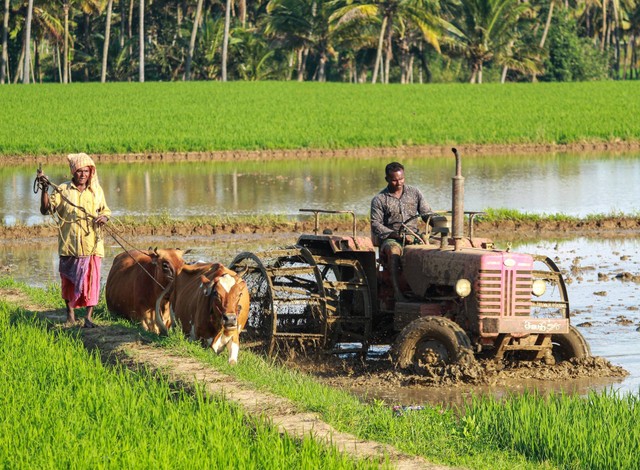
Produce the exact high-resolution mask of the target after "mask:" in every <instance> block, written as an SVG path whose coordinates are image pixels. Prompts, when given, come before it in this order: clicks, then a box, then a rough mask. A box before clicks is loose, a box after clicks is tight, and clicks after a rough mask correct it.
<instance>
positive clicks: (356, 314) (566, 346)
mask: <svg viewBox="0 0 640 470" xmlns="http://www.w3.org/2000/svg"><path fill="white" fill-rule="evenodd" d="M453 151H454V154H455V157H456V173H455V176H454V177H453V204H452V210H451V211H446V212H445V211H443V212H439V213H437V214H435V215H433V216H432V217H431V221H430V223H427V224H425V229H426V233H425V234H417V233H414V232H412V231H411V230H410V229H409V228H408V227H406V223H407V222H409V221H405V224H404V225H403V227H404V230H405V234H406V235H407V236H411V237H412V238H413V237H415V236H419V237H420V239H421V240H422V241H423V243H422V244H419V245H407V246H405V248H404V253H403V256H402V274H401V279H400V281H401V285H402V286H403V293H404V297H405V299H406V300H403V301H402V302H399V301H396V300H395V298H394V292H393V288H392V285H391V281H390V278H389V273H388V272H387V271H386V270H385V269H384V268H383V266H382V263H380V260H379V259H378V255H377V251H376V248H375V247H374V246H373V244H372V242H371V239H370V238H369V237H360V236H357V235H356V218H355V214H354V213H353V212H350V211H324V210H316V209H301V211H306V212H311V213H313V214H314V216H315V228H314V233H313V234H304V235H301V236H300V237H299V238H298V241H297V243H296V245H294V246H292V247H289V248H283V249H277V250H268V251H264V252H261V253H248V252H246V253H241V254H239V255H238V256H236V258H235V259H234V261H233V263H232V266H233V267H234V268H236V269H240V268H243V269H244V267H246V268H248V273H247V275H245V279H246V280H247V282H248V284H249V288H250V292H251V314H250V318H249V322H248V325H247V327H248V328H247V334H248V335H250V336H252V339H254V340H256V341H259V342H260V343H262V344H263V346H264V348H265V350H266V352H267V353H268V354H270V355H272V354H276V353H277V352H278V351H279V350H280V349H282V348H283V347H284V346H285V345H288V346H289V347H291V346H293V345H295V346H297V347H302V348H305V347H308V346H309V345H313V346H315V347H319V348H320V349H321V350H323V351H325V352H328V353H346V352H360V353H362V354H365V355H366V353H367V351H368V349H369V347H370V346H372V345H385V344H386V345H390V346H391V353H392V357H393V358H394V360H395V361H396V363H397V365H398V366H399V367H402V368H414V369H417V370H418V371H419V370H420V369H421V368H423V367H428V366H430V365H433V364H442V363H445V364H451V363H469V362H471V361H473V360H474V357H475V356H476V355H482V356H484V357H487V356H489V357H495V358H498V359H500V358H503V357H505V356H509V357H511V358H514V359H522V360H544V361H545V362H546V363H547V364H552V363H554V362H555V361H558V360H566V359H569V358H572V357H577V358H582V357H587V356H589V355H590V350H589V346H588V344H587V342H586V341H585V340H584V338H583V337H582V335H581V334H580V333H579V332H578V330H577V329H576V328H575V327H573V326H571V325H570V321H569V314H570V310H569V300H568V298H567V290H566V285H565V282H564V279H563V276H562V274H561V272H560V270H559V269H558V267H557V266H556V264H555V263H554V262H553V261H552V260H551V259H550V258H548V257H546V256H539V255H530V254H525V253H515V252H512V251H511V250H510V249H507V250H498V249H496V248H495V247H494V244H493V242H492V241H491V240H488V239H484V238H475V237H474V236H473V222H474V218H475V217H476V216H477V215H478V214H480V213H478V212H464V208H463V197H464V178H463V177H462V171H461V161H460V157H459V155H458V153H457V151H456V150H455V149H453ZM324 213H329V214H335V213H349V214H351V215H352V219H353V233H352V234H350V235H348V236H344V235H334V234H333V233H332V232H331V230H324V231H323V232H322V233H319V232H320V221H319V216H320V214H324ZM421 216H422V215H421V214H416V215H415V216H414V217H421ZM465 216H466V218H467V220H468V229H467V234H466V235H465V234H464V222H465Z"/></svg>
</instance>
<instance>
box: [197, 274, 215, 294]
mask: <svg viewBox="0 0 640 470" xmlns="http://www.w3.org/2000/svg"><path fill="white" fill-rule="evenodd" d="M200 287H201V288H202V293H203V294H204V295H205V296H206V297H209V295H210V294H211V289H212V288H213V283H212V282H211V280H210V279H209V278H208V277H207V276H205V275H204V274H203V275H201V276H200Z"/></svg>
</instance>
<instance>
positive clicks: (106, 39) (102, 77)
mask: <svg viewBox="0 0 640 470" xmlns="http://www.w3.org/2000/svg"><path fill="white" fill-rule="evenodd" d="M112 9H113V0H109V3H108V4H107V24H106V26H105V28H104V45H103V46H102V73H101V74H100V82H102V83H104V82H106V81H107V59H108V57H109V37H110V36H111V11H112Z"/></svg>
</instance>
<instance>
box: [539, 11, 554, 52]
mask: <svg viewBox="0 0 640 470" xmlns="http://www.w3.org/2000/svg"><path fill="white" fill-rule="evenodd" d="M554 5H555V2H554V0H551V3H550V4H549V12H548V13H547V21H546V23H545V24H544V31H543V32H542V38H541V39H540V49H542V48H544V43H545V42H546V40H547V34H549V27H550V26H551V18H552V17H553V6H554Z"/></svg>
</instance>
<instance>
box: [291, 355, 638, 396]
mask: <svg viewBox="0 0 640 470" xmlns="http://www.w3.org/2000/svg"><path fill="white" fill-rule="evenodd" d="M285 363H286V364H287V365H288V366H290V367H292V368H295V369H298V370H300V371H302V372H305V373H308V374H311V375H314V376H316V377H317V378H319V379H320V380H322V381H323V382H325V383H327V384H330V385H333V386H338V387H343V388H362V389H368V390H370V389H372V388H373V387H375V388H378V389H386V390H387V391H393V390H394V389H397V388H399V387H407V386H421V387H434V388H436V387H451V386H453V387H456V386H467V385H472V386H503V387H507V388H508V387H510V386H513V385H514V384H516V383H518V382H520V381H523V380H530V379H534V380H537V381H540V384H541V385H543V384H542V382H543V381H551V382H561V381H566V380H571V379H581V378H587V377H590V378H604V377H626V376H627V375H628V372H627V371H626V370H625V369H624V368H622V367H620V366H616V365H613V364H611V363H610V362H609V361H608V360H606V359H604V358H602V357H589V358H584V359H570V360H568V361H563V362H559V363H557V364H555V365H545V364H544V363H543V362H533V361H510V360H501V361H498V360H494V359H480V360H477V361H474V362H472V363H471V364H469V365H462V364H449V365H434V366H431V367H422V368H421V370H420V371H419V372H415V371H413V370H411V369H404V370H402V369H398V368H396V367H395V366H394V364H393V363H392V362H391V360H390V359H389V358H387V357H383V358H381V359H379V360H368V361H362V360H358V359H355V358H353V359H340V358H338V357H335V356H333V357H323V358H322V359H321V360H318V359H317V358H316V359H310V358H299V357H298V358H296V359H295V360H291V359H289V360H287V361H286V362H285ZM542 388H544V387H542ZM383 395H384V393H383Z"/></svg>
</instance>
